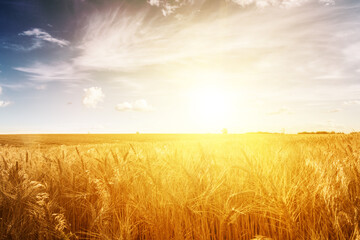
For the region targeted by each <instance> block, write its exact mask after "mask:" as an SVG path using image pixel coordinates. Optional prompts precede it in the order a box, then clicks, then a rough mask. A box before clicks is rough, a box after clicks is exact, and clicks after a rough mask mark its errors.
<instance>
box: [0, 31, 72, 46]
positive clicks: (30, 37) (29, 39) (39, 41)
mask: <svg viewBox="0 0 360 240" xmlns="http://www.w3.org/2000/svg"><path fill="white" fill-rule="evenodd" d="M18 35H19V36H20V37H22V39H21V40H20V39H18V41H20V43H19V42H17V43H16V42H15V43H14V42H3V43H2V45H3V46H2V47H3V48H7V49H12V50H16V51H25V52H29V51H32V50H35V49H39V48H42V47H43V46H44V43H50V44H55V45H57V46H59V47H65V46H68V45H70V42H69V41H67V40H65V39H60V38H56V37H53V36H52V35H51V34H50V33H48V32H46V31H44V30H42V29H40V28H32V29H29V30H26V31H23V32H21V33H19V34H18ZM24 37H26V41H24V40H23V39H25V38H24Z"/></svg>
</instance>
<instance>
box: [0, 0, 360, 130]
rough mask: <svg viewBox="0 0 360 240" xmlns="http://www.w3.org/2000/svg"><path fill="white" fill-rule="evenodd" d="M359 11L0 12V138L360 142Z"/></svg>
mask: <svg viewBox="0 0 360 240" xmlns="http://www.w3.org/2000/svg"><path fill="white" fill-rule="evenodd" d="M359 27H360V3H359V2H357V1H350V0H343V1H336V0H217V1H215V0H179V1H175V0H173V1H164V0H148V1H142V0H138V1H120V0H104V1H96V0H61V1H60V0H27V1H15V0H12V1H11V0H7V1H3V0H0V71H1V72H0V89H1V91H0V133H68V132H72V133H87V132H94V133H100V132H104V133H108V132H109V133H113V132H116V133H132V132H136V131H140V132H147V133H158V132H159V133H167V132H169V133H196V132H220V130H221V129H222V128H224V127H226V128H228V129H229V132H234V133H241V132H248V131H277V132H278V131H281V130H282V129H285V131H287V132H290V133H293V132H298V131H316V130H327V131H342V132H351V131H360V121H358V118H359V117H360V95H359V93H360V83H359V76H360V29H359Z"/></svg>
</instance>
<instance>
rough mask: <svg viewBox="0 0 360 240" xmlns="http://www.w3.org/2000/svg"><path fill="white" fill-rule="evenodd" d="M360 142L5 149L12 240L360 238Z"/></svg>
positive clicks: (5, 207) (283, 138)
mask: <svg viewBox="0 0 360 240" xmlns="http://www.w3.org/2000/svg"><path fill="white" fill-rule="evenodd" d="M359 145H360V136H358V135H324V136H291V135H251V136H246V135H244V136H236V137H234V136H208V137H205V136H204V137H202V138H200V137H197V138H194V139H191V140H189V139H186V140H183V141H182V140H181V139H180V140H179V139H178V140H177V141H164V139H162V141H157V139H156V137H154V139H153V140H152V141H151V142H150V141H146V142H121V143H118V144H91V145H80V146H49V147H47V148H38V147H35V146H34V147H29V146H17V147H12V146H3V147H0V162H1V163H0V167H1V172H0V238H1V239H254V238H256V239H269V238H273V239H360V233H359V223H360V216H359V211H360V198H359V197H360V164H359V158H360V146H359Z"/></svg>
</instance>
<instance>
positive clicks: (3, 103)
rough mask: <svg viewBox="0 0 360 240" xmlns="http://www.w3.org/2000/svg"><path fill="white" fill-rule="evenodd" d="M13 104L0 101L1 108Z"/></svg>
mask: <svg viewBox="0 0 360 240" xmlns="http://www.w3.org/2000/svg"><path fill="white" fill-rule="evenodd" d="M10 104H11V102H9V101H2V100H0V108H3V107H7V106H9V105H10Z"/></svg>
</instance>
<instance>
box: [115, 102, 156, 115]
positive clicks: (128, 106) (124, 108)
mask: <svg viewBox="0 0 360 240" xmlns="http://www.w3.org/2000/svg"><path fill="white" fill-rule="evenodd" d="M115 109H116V110H118V111H120V112H128V111H136V112H149V111H153V110H154V108H153V107H152V106H151V105H149V104H148V103H147V101H146V100H145V99H139V100H136V101H135V102H132V103H129V102H123V103H119V104H118V105H116V107H115Z"/></svg>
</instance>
